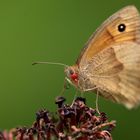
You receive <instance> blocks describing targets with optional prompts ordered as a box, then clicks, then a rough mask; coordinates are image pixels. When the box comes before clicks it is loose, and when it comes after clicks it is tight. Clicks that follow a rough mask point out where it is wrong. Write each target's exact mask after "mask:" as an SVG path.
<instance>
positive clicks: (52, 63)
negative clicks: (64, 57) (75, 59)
mask: <svg viewBox="0 0 140 140" xmlns="http://www.w3.org/2000/svg"><path fill="white" fill-rule="evenodd" d="M36 64H50V65H60V66H65V67H68V65H66V64H63V63H54V62H34V63H32V65H36Z"/></svg>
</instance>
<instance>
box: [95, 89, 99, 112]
mask: <svg viewBox="0 0 140 140" xmlns="http://www.w3.org/2000/svg"><path fill="white" fill-rule="evenodd" d="M98 100H99V91H98V89H97V94H96V111H97V113H98V114H100V111H99V106H98Z"/></svg>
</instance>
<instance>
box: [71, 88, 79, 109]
mask: <svg viewBox="0 0 140 140" xmlns="http://www.w3.org/2000/svg"><path fill="white" fill-rule="evenodd" d="M77 94H78V91H77V90H76V92H75V95H74V98H73V101H72V104H71V107H72V106H73V104H74V102H75V99H76V97H77Z"/></svg>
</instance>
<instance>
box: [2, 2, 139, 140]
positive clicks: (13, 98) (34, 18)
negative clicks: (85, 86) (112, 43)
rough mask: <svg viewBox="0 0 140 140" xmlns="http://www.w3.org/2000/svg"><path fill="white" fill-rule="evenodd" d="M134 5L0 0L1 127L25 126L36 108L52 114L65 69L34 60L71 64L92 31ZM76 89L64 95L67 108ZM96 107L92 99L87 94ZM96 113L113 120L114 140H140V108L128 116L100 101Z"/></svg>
mask: <svg viewBox="0 0 140 140" xmlns="http://www.w3.org/2000/svg"><path fill="white" fill-rule="evenodd" d="M129 4H135V5H136V6H137V8H138V9H139V10H140V1H139V0H137V1H136V0H135V1H134V0H133V1H132V0H131V1H130V0H125V1H124V0H119V1H117V0H116V1H114V0H106V1H102V0H1V1H0V128H1V129H9V128H12V127H16V126H18V125H22V126H23V125H27V126H30V125H31V124H32V122H33V121H34V119H35V112H36V111H37V110H38V109H40V108H48V109H49V110H51V111H54V110H55V109H56V105H55V104H54V99H55V97H56V96H57V95H59V94H60V92H61V89H62V85H63V80H64V70H63V67H61V66H52V65H38V66H37V65H36V66H32V65H31V63H32V62H33V61H36V60H39V61H52V62H62V63H66V64H68V65H72V64H74V62H75V60H76V58H77V57H78V54H79V53H80V50H81V48H82V47H83V46H84V44H85V42H86V41H87V40H88V38H89V36H90V35H91V34H92V33H93V32H94V31H95V29H96V28H97V27H98V26H99V25H100V24H101V23H102V22H103V21H104V20H105V19H106V18H107V17H109V16H110V15H112V14H113V13H114V12H115V11H117V10H119V9H120V8H122V7H124V6H126V5H129ZM74 93H75V90H74V88H71V89H69V90H67V91H66V92H65V97H66V98H68V102H69V103H70V102H71V101H72V99H73V97H74ZM85 96H86V97H87V100H88V104H89V105H90V106H92V107H94V106H95V95H94V94H91V93H90V94H86V95H85ZM99 106H100V109H101V110H102V111H104V112H106V113H107V114H108V116H109V118H110V120H112V119H113V120H114V119H115V120H117V127H116V129H115V130H114V131H113V137H114V139H115V140H124V139H127V140H132V139H139V138H138V137H139V133H140V108H138V109H136V110H132V111H129V110H127V109H126V108H124V107H123V106H121V105H118V104H113V103H112V102H110V101H106V100H104V99H100V100H99Z"/></svg>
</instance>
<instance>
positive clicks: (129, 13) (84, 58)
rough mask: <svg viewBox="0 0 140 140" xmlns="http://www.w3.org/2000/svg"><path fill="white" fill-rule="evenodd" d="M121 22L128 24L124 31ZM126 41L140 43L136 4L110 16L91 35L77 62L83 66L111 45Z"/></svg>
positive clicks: (139, 19)
mask: <svg viewBox="0 0 140 140" xmlns="http://www.w3.org/2000/svg"><path fill="white" fill-rule="evenodd" d="M120 24H124V25H125V26H126V29H125V31H124V32H120V31H119V30H118V27H119V25H120ZM124 41H135V42H138V43H140V15H139V13H138V11H137V9H136V7H135V6H127V7H125V8H123V9H121V10H120V11H118V12H117V13H115V14H114V15H112V16H111V17H110V18H108V19H107V20H106V21H105V22H104V23H103V24H102V25H101V26H100V27H99V28H98V29H97V30H96V32H95V33H94V34H93V35H92V36H91V37H90V39H89V41H88V42H87V44H86V45H85V47H84V48H83V50H82V51H81V54H80V56H79V58H78V59H77V62H76V64H77V65H78V66H79V67H82V66H83V65H85V64H86V63H88V61H90V59H91V58H92V57H93V56H94V55H96V54H97V53H98V52H100V51H102V50H103V49H105V48H107V47H108V46H109V45H111V44H114V43H120V42H124Z"/></svg>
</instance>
